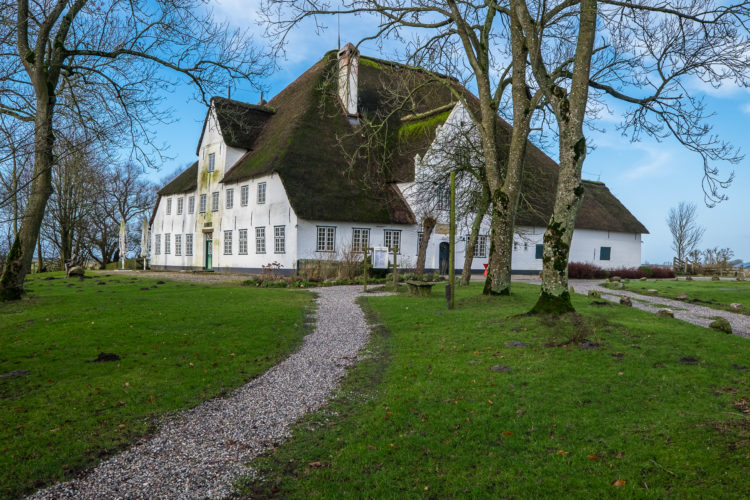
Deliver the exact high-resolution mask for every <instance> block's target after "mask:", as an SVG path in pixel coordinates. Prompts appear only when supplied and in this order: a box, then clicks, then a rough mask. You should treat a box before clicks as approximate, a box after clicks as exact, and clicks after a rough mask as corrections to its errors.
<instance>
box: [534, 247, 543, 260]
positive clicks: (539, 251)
mask: <svg viewBox="0 0 750 500" xmlns="http://www.w3.org/2000/svg"><path fill="white" fill-rule="evenodd" d="M543 256H544V245H537V246H536V258H537V259H541V258H542V257H543Z"/></svg>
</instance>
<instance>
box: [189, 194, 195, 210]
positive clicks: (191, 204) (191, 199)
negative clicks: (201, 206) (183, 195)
mask: <svg viewBox="0 0 750 500" xmlns="http://www.w3.org/2000/svg"><path fill="white" fill-rule="evenodd" d="M194 212H195V196H190V197H188V213H189V214H192V213H194Z"/></svg>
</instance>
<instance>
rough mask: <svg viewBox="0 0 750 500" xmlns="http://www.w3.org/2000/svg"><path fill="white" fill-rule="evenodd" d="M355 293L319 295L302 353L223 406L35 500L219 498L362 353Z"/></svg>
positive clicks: (206, 407) (183, 418) (190, 414)
mask: <svg viewBox="0 0 750 500" xmlns="http://www.w3.org/2000/svg"><path fill="white" fill-rule="evenodd" d="M359 291H360V287H358V286H350V287H331V288H321V289H319V290H317V291H316V292H317V293H318V294H319V297H318V301H317V302H318V309H317V313H316V314H317V323H316V324H317V328H316V329H315V331H314V332H313V333H311V334H309V335H308V336H307V337H305V341H304V344H303V345H302V347H301V348H300V349H299V350H298V351H297V352H295V353H294V354H292V355H291V356H289V357H288V358H287V359H286V360H284V361H282V362H281V363H279V364H278V365H276V366H274V367H273V368H271V369H270V370H268V371H267V372H266V373H264V374H263V375H261V376H260V377H258V378H256V379H255V380H253V381H252V382H250V383H248V384H246V385H244V386H243V387H240V388H239V389H237V390H236V391H234V392H233V393H231V394H230V395H229V396H227V397H226V398H221V399H214V400H211V401H206V402H205V403H202V404H201V405H199V406H197V407H195V408H193V409H190V410H187V411H185V412H183V413H181V414H179V415H178V416H176V417H175V418H173V419H171V420H169V421H167V422H166V423H165V424H164V425H163V426H162V428H161V429H160V430H159V431H158V432H157V434H156V435H155V436H153V437H150V438H147V439H144V440H142V441H140V442H138V443H137V444H136V445H135V446H133V447H132V448H130V449H129V450H127V451H125V452H124V453H121V454H119V455H116V456H114V457H112V458H110V459H107V460H105V461H104V462H102V463H101V464H100V465H99V466H98V467H96V468H95V469H93V470H92V471H90V472H89V473H88V474H87V475H85V476H82V477H80V478H78V479H74V480H72V481H69V482H67V483H59V484H56V485H54V486H52V487H50V488H47V489H45V490H41V491H39V492H37V493H36V494H35V495H33V496H32V497H31V498H35V499H42V498H45V499H68V498H70V499H72V498H76V499H98V498H108V499H114V498H128V499H138V498H144V499H145V498H170V499H172V498H179V499H187V498H206V497H209V498H221V497H226V496H227V495H229V494H231V493H232V481H234V480H235V479H237V478H238V477H239V476H241V475H243V474H249V473H251V472H252V471H251V470H250V469H249V468H248V467H246V466H245V465H244V464H245V463H247V462H248V461H249V460H251V459H252V458H254V457H256V456H258V455H259V454H260V453H262V452H264V451H265V450H267V449H268V448H270V447H272V446H274V445H275V444H277V443H279V442H281V441H282V440H283V439H284V438H286V437H287V436H288V434H289V426H290V425H291V424H293V423H294V422H295V421H296V420H297V419H299V418H300V417H301V416H302V415H304V414H305V413H308V412H310V411H314V410H315V409H317V408H318V407H320V406H321V405H322V404H324V403H325V402H326V400H327V398H328V397H329V396H330V394H331V392H332V391H333V389H334V388H335V386H336V385H337V384H338V382H339V380H340V379H341V378H342V377H343V376H344V374H345V369H346V367H348V366H349V365H351V364H353V363H354V362H355V361H356V360H357V356H358V352H359V351H360V350H361V349H362V348H363V347H365V345H366V343H367V341H368V338H369V333H370V332H369V328H368V326H367V323H366V321H365V318H364V314H363V313H362V311H361V309H360V308H359V307H358V306H357V305H356V304H355V303H354V299H355V298H356V297H357V295H358V293H359Z"/></svg>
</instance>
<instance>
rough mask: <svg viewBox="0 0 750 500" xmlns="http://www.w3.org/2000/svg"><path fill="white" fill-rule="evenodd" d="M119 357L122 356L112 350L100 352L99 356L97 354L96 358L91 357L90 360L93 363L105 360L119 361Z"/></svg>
mask: <svg viewBox="0 0 750 500" xmlns="http://www.w3.org/2000/svg"><path fill="white" fill-rule="evenodd" d="M121 359H122V358H121V357H120V356H118V355H117V354H115V353H113V352H100V353H99V356H97V357H96V359H92V360H91V361H92V362H94V363H101V362H105V361H119V360H121Z"/></svg>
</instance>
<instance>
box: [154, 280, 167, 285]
mask: <svg viewBox="0 0 750 500" xmlns="http://www.w3.org/2000/svg"><path fill="white" fill-rule="evenodd" d="M156 284H157V285H166V284H167V282H166V281H161V280H159V281H157V282H156Z"/></svg>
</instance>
